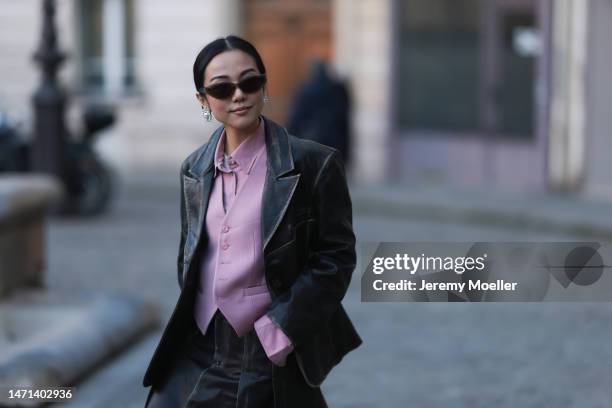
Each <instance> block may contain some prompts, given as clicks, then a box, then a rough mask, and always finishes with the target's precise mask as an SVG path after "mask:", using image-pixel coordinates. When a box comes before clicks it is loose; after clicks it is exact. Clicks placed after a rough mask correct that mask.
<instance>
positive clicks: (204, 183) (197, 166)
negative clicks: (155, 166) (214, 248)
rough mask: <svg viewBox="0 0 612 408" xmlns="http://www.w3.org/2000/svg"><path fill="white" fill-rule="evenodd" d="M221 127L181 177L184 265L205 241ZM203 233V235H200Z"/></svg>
mask: <svg viewBox="0 0 612 408" xmlns="http://www.w3.org/2000/svg"><path fill="white" fill-rule="evenodd" d="M222 133H223V126H221V127H219V128H217V130H215V132H214V133H213V135H212V136H211V138H210V141H209V143H208V144H207V145H206V149H204V151H203V152H202V154H201V155H200V156H199V157H198V158H197V159H196V161H195V162H194V164H193V166H192V167H191V168H190V169H188V170H187V172H188V173H189V174H184V175H183V185H184V194H185V205H186V217H187V226H188V228H187V230H188V235H187V241H186V242H185V253H184V255H185V264H187V263H189V262H190V261H191V258H192V256H193V254H194V252H195V249H196V247H197V245H198V244H199V242H200V240H201V239H204V240H207V239H208V236H207V235H206V230H205V228H204V220H205V218H204V217H205V215H206V211H207V210H208V201H209V198H210V192H211V190H212V186H213V181H214V180H213V174H214V172H213V171H212V170H213V166H214V154H215V148H216V146H217V143H218V142H219V139H220V137H221V134H222ZM202 232H204V235H202Z"/></svg>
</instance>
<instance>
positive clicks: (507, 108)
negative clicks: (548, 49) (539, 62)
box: [396, 0, 540, 136]
mask: <svg viewBox="0 0 612 408" xmlns="http://www.w3.org/2000/svg"><path fill="white" fill-rule="evenodd" d="M488 1H490V2H489V3H487V2H488ZM506 3H511V2H506ZM523 3H525V2H523ZM496 4H498V2H496V1H495V0H427V1H422V0H402V1H399V2H398V6H399V16H398V18H399V31H398V35H399V47H400V49H399V57H398V68H399V69H398V73H397V78H398V85H399V88H398V90H397V92H398V94H397V99H396V100H397V102H398V106H397V109H396V113H397V115H398V116H397V123H398V125H399V128H400V129H404V130H410V129H427V130H436V131H447V132H448V131H450V132H452V133H453V134H461V133H462V132H463V133H466V134H468V133H469V134H474V133H478V132H481V133H482V132H483V131H485V130H486V131H494V132H497V133H500V134H507V135H513V136H514V135H519V136H530V135H531V133H532V131H533V120H534V117H533V106H534V105H533V86H534V67H535V65H534V64H535V63H534V60H535V58H536V57H537V55H538V54H539V46H540V45H539V33H538V31H537V29H536V27H535V18H534V10H533V9H532V8H530V7H527V8H526V9H525V8H519V9H517V8H512V7H510V8H503V7H501V6H497V5H496ZM499 4H501V3H499Z"/></svg>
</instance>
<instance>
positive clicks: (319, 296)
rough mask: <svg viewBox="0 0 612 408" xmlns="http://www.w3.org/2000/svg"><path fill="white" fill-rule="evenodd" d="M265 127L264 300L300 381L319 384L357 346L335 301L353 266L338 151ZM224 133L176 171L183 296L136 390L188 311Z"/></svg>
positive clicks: (168, 348) (170, 346) (153, 375)
mask: <svg viewBox="0 0 612 408" xmlns="http://www.w3.org/2000/svg"><path fill="white" fill-rule="evenodd" d="M264 121H265V140H266V147H267V154H268V169H267V174H266V181H265V185H264V192H263V198H262V200H263V203H262V219H261V222H262V234H263V240H262V242H263V252H264V264H265V276H266V281H267V283H268V288H269V290H270V294H271V297H272V304H271V305H270V307H269V308H268V310H267V312H266V313H267V315H268V316H269V317H270V319H272V320H273V321H274V322H275V323H277V324H278V325H279V326H280V327H281V328H282V330H283V331H284V332H285V334H286V335H287V336H288V337H289V338H290V339H291V341H292V342H293V344H294V347H295V348H294V353H295V358H296V360H297V363H298V365H299V367H300V369H301V371H302V374H303V376H304V379H305V380H306V382H307V383H308V384H309V385H311V386H318V385H320V384H321V383H322V382H323V380H324V379H325V377H326V376H327V374H328V373H329V371H330V370H331V369H332V367H333V366H334V365H336V364H337V363H338V362H339V361H340V360H341V359H342V357H343V356H344V355H345V354H346V353H348V352H349V351H351V350H353V349H355V348H356V347H358V346H359V345H360V344H361V339H360V338H359V336H358V334H357V333H356V331H355V329H354V327H353V325H352V324H351V322H350V320H349V318H348V316H347V314H346V312H345V311H344V308H343V307H342V305H341V303H340V302H341V300H342V298H343V297H344V294H345V293H346V290H347V288H348V285H349V283H350V280H351V274H352V272H353V270H354V268H355V236H354V234H353V229H352V207H351V199H350V196H349V191H348V188H347V183H346V177H345V173H344V165H343V163H342V159H341V156H340V154H339V152H338V151H337V150H335V149H332V148H330V147H327V146H324V145H321V144H318V143H315V142H311V141H308V140H303V139H299V138H297V137H295V136H292V135H289V134H288V133H287V131H286V130H285V129H284V128H283V127H281V126H280V125H278V124H276V123H274V122H273V121H271V120H269V119H267V118H265V117H264ZM222 131H223V127H220V128H218V129H217V130H216V131H215V132H214V134H213V135H212V137H211V138H210V140H209V141H208V142H207V143H205V144H204V145H202V146H201V147H200V148H199V149H197V150H196V151H195V152H193V153H192V154H191V155H190V156H189V157H187V159H186V160H185V161H184V162H183V165H182V167H181V239H180V247H179V255H178V281H179V285H180V287H181V294H180V296H179V299H178V302H177V305H176V307H175V309H174V312H173V314H172V317H171V318H170V321H169V322H168V324H167V326H166V328H165V330H164V332H163V335H162V338H161V340H160V343H159V345H158V346H157V349H156V350H155V353H154V355H153V358H152V360H151V362H150V364H149V367H148V369H147V372H146V374H145V377H144V380H143V384H144V386H149V385H151V384H153V383H155V382H156V379H157V375H158V371H159V370H163V369H164V367H165V366H166V364H167V363H168V362H169V359H171V358H173V355H174V352H175V351H176V348H177V347H180V346H179V344H180V343H178V342H179V341H180V340H181V338H183V333H184V330H185V327H186V324H187V322H188V319H189V318H190V315H191V314H192V313H193V305H194V300H195V293H196V290H197V286H198V279H199V268H198V266H199V263H200V257H201V253H202V250H204V249H205V248H206V245H207V240H208V236H207V233H206V228H204V227H203V226H204V224H205V223H204V219H205V214H206V210H207V207H208V199H209V196H210V192H211V187H212V185H213V171H212V170H213V155H214V150H215V146H216V144H217V141H218V140H219V137H220V136H221V133H222ZM238 204H241V205H242V204H243V205H248V203H238Z"/></svg>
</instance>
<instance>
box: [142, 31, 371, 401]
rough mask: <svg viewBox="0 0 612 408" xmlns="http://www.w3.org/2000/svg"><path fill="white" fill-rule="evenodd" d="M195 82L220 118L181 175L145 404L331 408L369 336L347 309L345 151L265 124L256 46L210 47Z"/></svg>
mask: <svg viewBox="0 0 612 408" xmlns="http://www.w3.org/2000/svg"><path fill="white" fill-rule="evenodd" d="M193 75H194V82H195V87H196V89H197V93H196V98H197V100H198V102H199V103H200V104H201V106H202V110H203V115H204V117H205V119H206V120H210V119H211V118H212V116H213V115H214V117H215V118H216V119H217V120H218V121H219V122H221V124H222V126H220V127H219V128H218V129H217V130H215V131H214V133H213V134H212V136H211V137H210V139H209V140H208V142H206V143H204V144H203V145H202V146H201V147H200V148H198V149H197V150H196V151H194V152H193V153H192V154H191V155H189V156H188V157H187V159H186V160H185V161H184V162H183V164H182V166H181V177H180V180H181V183H180V184H181V208H180V211H181V239H180V244H179V254H178V282H179V286H180V287H181V294H180V297H179V299H178V302H177V305H176V308H175V310H174V313H173V314H172V317H171V318H170V321H169V322H168V324H167V326H166V328H165V330H164V332H163V334H162V338H161V340H160V342H159V345H158V346H157V348H156V350H155V353H154V355H153V358H152V360H151V362H150V364H149V367H148V369H147V372H146V374H145V377H144V380H143V384H144V385H145V386H151V390H150V392H149V395H148V397H147V402H146V405H147V406H149V407H179V406H181V407H182V406H194V407H195V406H197V407H215V408H218V407H251V408H253V407H273V406H274V407H309V408H312V407H325V406H327V404H326V402H325V399H324V397H323V395H322V393H321V390H320V388H319V386H320V384H321V383H322V381H323V380H324V379H325V377H326V375H327V374H328V373H329V371H330V370H331V369H332V367H333V366H334V365H336V364H337V363H338V362H339V361H340V360H341V359H342V357H343V356H344V355H345V354H346V353H348V352H349V351H351V350H353V349H355V348H356V347H358V346H359V345H360V343H361V339H360V338H359V336H358V334H357V333H356V331H355V329H354V327H353V325H352V323H351V321H350V320H349V318H348V316H347V315H346V312H345V311H344V308H343V307H342V305H341V300H342V298H343V297H344V295H345V293H346V290H347V288H348V285H349V282H350V279H351V274H352V272H353V270H354V267H355V236H354V233H353V228H352V207H351V200H350V196H349V191H348V187H347V183H346V178H345V172H344V164H343V160H342V157H341V155H340V153H339V152H338V151H337V150H336V149H333V148H330V147H327V146H323V145H321V144H318V143H315V142H312V141H307V140H303V139H299V138H297V137H294V136H292V135H289V134H288V133H287V132H286V131H285V129H284V128H282V127H281V126H279V125H278V124H276V123H274V122H273V121H271V120H269V119H268V118H266V117H264V116H262V115H261V112H262V109H263V107H264V104H265V101H266V99H267V97H266V94H265V92H266V88H265V84H266V80H267V78H266V70H265V67H264V64H263V61H262V59H261V57H260V55H259V53H258V52H257V50H256V49H255V48H254V46H253V45H252V44H251V43H249V42H247V41H246V40H244V39H241V38H239V37H236V36H228V37H225V38H220V39H217V40H215V41H213V42H211V43H210V44H208V45H206V46H205V47H204V48H203V49H202V50H201V51H200V53H199V54H198V56H197V58H196V60H195V63H194V66H193Z"/></svg>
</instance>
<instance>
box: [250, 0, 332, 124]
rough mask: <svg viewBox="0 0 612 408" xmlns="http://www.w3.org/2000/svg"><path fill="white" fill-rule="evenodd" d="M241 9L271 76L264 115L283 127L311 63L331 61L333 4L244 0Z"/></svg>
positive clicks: (312, 0) (326, 0) (320, 0)
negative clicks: (313, 61) (316, 59)
mask: <svg viewBox="0 0 612 408" xmlns="http://www.w3.org/2000/svg"><path fill="white" fill-rule="evenodd" d="M242 9H243V11H244V20H243V21H244V23H245V36H246V38H247V39H248V40H249V41H251V42H252V43H253V44H254V45H255V47H256V48H257V50H258V51H259V52H260V54H261V57H262V58H263V61H264V64H265V66H266V71H267V73H268V86H267V89H268V94H269V96H270V98H271V101H270V102H269V103H268V106H267V107H266V108H265V109H264V114H266V115H267V116H269V117H270V118H272V119H273V120H275V121H278V122H279V123H283V124H284V123H285V120H286V118H287V114H288V111H289V108H290V107H291V103H292V100H293V96H294V94H295V91H296V90H297V87H298V86H299V85H300V84H301V83H302V81H303V80H304V79H305V78H306V77H307V74H308V68H309V63H310V61H311V60H312V59H313V58H315V57H318V58H322V59H324V60H326V61H328V62H329V61H331V57H332V52H333V50H332V42H331V0H283V1H280V0H243V8H242Z"/></svg>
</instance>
